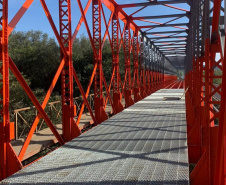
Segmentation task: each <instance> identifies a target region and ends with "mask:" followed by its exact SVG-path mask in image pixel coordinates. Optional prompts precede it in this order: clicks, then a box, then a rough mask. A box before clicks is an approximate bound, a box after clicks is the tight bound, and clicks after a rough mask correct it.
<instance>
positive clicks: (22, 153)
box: [18, 59, 65, 161]
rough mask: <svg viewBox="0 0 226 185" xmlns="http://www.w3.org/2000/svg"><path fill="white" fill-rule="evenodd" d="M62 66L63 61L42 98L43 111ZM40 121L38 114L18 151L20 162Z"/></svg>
mask: <svg viewBox="0 0 226 185" xmlns="http://www.w3.org/2000/svg"><path fill="white" fill-rule="evenodd" d="M64 64H65V60H64V59H63V60H62V61H61V63H60V65H59V67H58V69H57V72H56V74H55V76H54V78H53V81H52V83H51V85H50V87H49V89H48V91H47V93H46V96H45V98H44V100H43V102H42V108H43V110H45V107H46V105H47V103H48V101H49V98H50V96H51V94H52V92H53V89H54V87H55V85H56V83H57V81H58V79H59V77H60V74H61V71H62V70H63V67H64ZM40 119H41V114H40V113H38V115H37V116H36V118H35V120H34V122H33V124H32V126H31V128H30V131H29V133H28V135H27V137H26V139H25V142H24V144H23V146H22V148H21V150H20V153H19V156H18V157H19V159H20V160H21V161H22V160H23V157H24V154H25V152H26V150H27V148H28V146H29V144H30V141H31V138H32V136H33V134H34V132H35V130H36V127H37V126H38V123H39V121H40Z"/></svg>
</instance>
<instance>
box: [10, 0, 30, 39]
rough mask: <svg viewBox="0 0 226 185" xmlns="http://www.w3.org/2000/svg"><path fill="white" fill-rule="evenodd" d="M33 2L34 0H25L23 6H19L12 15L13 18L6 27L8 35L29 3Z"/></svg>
mask: <svg viewBox="0 0 226 185" xmlns="http://www.w3.org/2000/svg"><path fill="white" fill-rule="evenodd" d="M33 2H34V0H26V1H25V3H24V4H23V6H22V7H21V8H20V10H19V11H18V12H17V13H16V15H15V16H14V17H13V19H12V20H11V21H10V23H9V29H8V35H10V34H11V33H12V31H13V29H14V28H15V27H16V25H17V23H18V22H19V21H20V19H21V18H22V17H23V15H24V14H25V13H26V11H27V10H28V9H29V7H30V6H31V4H32V3H33Z"/></svg>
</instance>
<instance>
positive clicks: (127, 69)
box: [124, 23, 134, 107]
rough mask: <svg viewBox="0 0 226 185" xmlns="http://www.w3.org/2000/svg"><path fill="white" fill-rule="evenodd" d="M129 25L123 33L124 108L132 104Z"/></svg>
mask: <svg viewBox="0 0 226 185" xmlns="http://www.w3.org/2000/svg"><path fill="white" fill-rule="evenodd" d="M129 24H130V23H127V25H126V29H125V32H124V54H125V75H126V76H125V102H126V107H129V106H131V105H133V104H134V101H133V99H132V90H131V71H130V42H131V36H130V26H129Z"/></svg>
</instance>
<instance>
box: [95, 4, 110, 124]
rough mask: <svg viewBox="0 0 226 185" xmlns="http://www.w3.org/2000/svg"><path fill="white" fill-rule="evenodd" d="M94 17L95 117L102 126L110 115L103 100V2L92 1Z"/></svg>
mask: <svg viewBox="0 0 226 185" xmlns="http://www.w3.org/2000/svg"><path fill="white" fill-rule="evenodd" d="M92 2H93V3H92V15H93V43H94V47H95V49H94V52H95V53H96V55H94V64H97V70H96V73H95V79H94V102H95V105H94V107H95V116H96V120H97V123H98V124H100V123H102V122H103V121H105V120H106V119H108V115H107V114H106V112H105V110H104V98H103V73H102V47H101V46H102V39H101V0H93V1H92Z"/></svg>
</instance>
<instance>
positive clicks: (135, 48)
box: [133, 30, 142, 102]
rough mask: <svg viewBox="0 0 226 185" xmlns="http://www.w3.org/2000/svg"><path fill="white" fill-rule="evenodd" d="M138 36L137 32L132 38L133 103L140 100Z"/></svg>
mask: <svg viewBox="0 0 226 185" xmlns="http://www.w3.org/2000/svg"><path fill="white" fill-rule="evenodd" d="M138 47H139V36H138V31H137V30H136V31H135V34H134V38H133V74H134V75H133V92H134V101H135V102H138V101H140V100H141V99H142V98H141V96H140V87H139V84H140V80H139V48H138Z"/></svg>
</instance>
